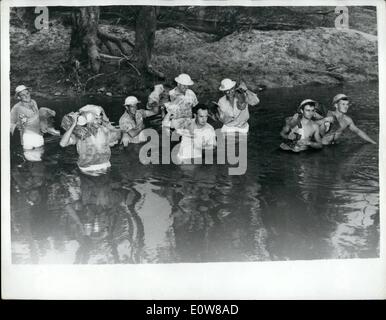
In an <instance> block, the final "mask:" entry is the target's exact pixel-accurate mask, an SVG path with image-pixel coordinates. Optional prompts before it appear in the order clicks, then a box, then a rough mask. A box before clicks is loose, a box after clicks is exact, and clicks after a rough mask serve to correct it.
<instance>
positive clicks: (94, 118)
mask: <svg viewBox="0 0 386 320" xmlns="http://www.w3.org/2000/svg"><path fill="white" fill-rule="evenodd" d="M79 113H81V114H83V115H84V117H85V118H86V121H87V123H98V124H102V122H103V120H105V121H108V118H107V116H106V114H105V112H104V110H103V108H102V107H101V106H96V105H93V104H87V105H85V106H84V107H82V108H80V109H79Z"/></svg>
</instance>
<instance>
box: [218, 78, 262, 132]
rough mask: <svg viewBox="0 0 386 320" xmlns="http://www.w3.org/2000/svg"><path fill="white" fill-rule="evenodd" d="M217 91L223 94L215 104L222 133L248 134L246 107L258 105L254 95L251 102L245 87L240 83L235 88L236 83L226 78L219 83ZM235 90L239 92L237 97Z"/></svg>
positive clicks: (247, 112) (247, 111)
mask: <svg viewBox="0 0 386 320" xmlns="http://www.w3.org/2000/svg"><path fill="white" fill-rule="evenodd" d="M219 90H220V91H222V92H223V93H224V96H222V97H221V98H220V100H219V101H218V103H217V106H218V114H219V120H220V121H221V122H222V123H223V124H224V126H223V128H222V131H224V132H239V133H248V130H249V125H248V119H249V110H248V105H249V104H251V105H256V104H258V103H259V99H258V98H257V96H256V95H255V94H254V96H253V97H254V101H253V102H251V100H250V99H249V98H248V96H247V91H248V89H247V88H246V85H245V84H244V83H242V84H240V86H239V87H238V88H236V81H233V80H231V79H228V78H226V79H223V80H222V81H221V85H220V87H219ZM236 90H238V92H239V94H237V95H236ZM250 94H252V92H250ZM241 99H242V100H241Z"/></svg>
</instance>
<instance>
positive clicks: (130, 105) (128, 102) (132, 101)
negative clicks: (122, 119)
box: [124, 96, 140, 115]
mask: <svg viewBox="0 0 386 320" xmlns="http://www.w3.org/2000/svg"><path fill="white" fill-rule="evenodd" d="M138 103H140V101H139V100H138V99H137V98H136V97H134V96H128V97H127V98H126V99H125V103H124V106H125V109H126V111H127V112H128V113H131V114H133V115H135V112H136V111H137V105H138Z"/></svg>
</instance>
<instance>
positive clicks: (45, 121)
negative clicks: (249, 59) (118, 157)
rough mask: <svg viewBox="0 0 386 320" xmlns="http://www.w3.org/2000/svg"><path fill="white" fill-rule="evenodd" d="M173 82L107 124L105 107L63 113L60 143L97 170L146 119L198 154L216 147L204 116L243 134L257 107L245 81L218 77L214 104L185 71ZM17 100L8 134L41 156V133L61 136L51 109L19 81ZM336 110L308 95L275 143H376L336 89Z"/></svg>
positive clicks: (184, 150)
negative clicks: (352, 138) (349, 136)
mask: <svg viewBox="0 0 386 320" xmlns="http://www.w3.org/2000/svg"><path fill="white" fill-rule="evenodd" d="M175 81H176V84H177V86H176V87H175V88H174V89H172V90H170V91H169V92H167V90H165V88H164V86H163V85H162V84H157V85H155V87H154V90H153V92H152V93H151V94H150V95H149V97H148V101H147V104H146V107H145V108H144V109H139V108H138V105H139V104H140V101H139V100H138V99H137V98H136V97H135V96H128V97H127V98H126V99H125V101H124V104H123V105H124V108H125V111H124V113H123V115H122V116H121V118H120V119H119V125H117V126H114V125H113V124H112V123H111V122H110V120H109V118H108V117H107V115H106V113H105V111H104V109H103V108H102V107H101V106H97V105H91V104H89V105H86V106H83V107H82V108H80V109H79V110H78V111H76V112H71V113H69V114H67V115H65V116H64V117H63V119H62V122H61V127H62V128H63V129H64V130H65V133H64V134H63V136H62V137H61V140H60V146H62V147H67V146H69V145H76V148H77V151H78V154H79V160H78V166H79V168H80V170H81V171H82V172H84V173H87V174H93V175H94V174H100V173H103V172H104V171H105V170H106V169H107V168H108V167H110V166H111V165H110V156H111V150H110V147H111V146H114V145H116V144H121V145H122V147H126V146H128V145H129V144H137V143H142V142H145V141H146V135H144V134H143V133H144V129H145V127H146V125H145V123H146V120H148V121H150V122H153V123H159V124H160V125H161V126H162V128H164V129H165V130H167V131H168V132H169V133H170V132H171V131H175V132H176V133H178V134H179V135H180V136H181V139H180V147H179V152H178V157H179V158H180V159H181V161H182V162H183V160H184V159H191V158H196V157H201V155H202V152H203V150H205V149H213V148H215V147H216V133H215V130H214V128H213V126H212V125H211V124H209V123H208V118H209V117H210V118H212V120H213V121H216V122H219V123H221V124H222V128H221V132H222V133H224V134H228V133H238V134H239V135H244V134H247V133H248V131H249V124H248V120H249V110H248V107H249V106H256V105H257V104H259V102H260V101H259V98H258V96H257V95H256V94H255V93H254V92H252V91H250V90H249V89H248V88H247V86H246V84H245V83H244V82H240V83H239V84H238V83H236V81H233V80H231V79H228V78H227V79H223V80H222V81H221V83H220V87H219V90H220V91H221V92H222V93H223V94H224V95H223V96H222V97H221V98H220V99H219V100H218V102H213V104H214V105H215V107H214V108H210V107H209V106H207V105H205V104H202V103H199V101H198V99H197V96H196V94H195V93H194V92H193V91H192V90H191V89H190V88H191V86H192V85H193V84H194V82H193V81H192V79H191V77H190V76H189V75H188V74H180V75H179V76H178V77H176V78H175ZM15 97H16V98H17V99H18V100H19V102H18V103H17V104H16V105H14V106H13V108H12V109H11V132H12V133H13V132H14V130H15V128H18V129H19V131H20V134H21V143H22V146H23V149H24V156H25V158H26V159H27V160H29V161H40V160H41V155H42V147H43V145H44V139H43V134H44V133H49V134H51V135H57V136H59V135H60V132H59V131H58V130H55V129H54V127H53V120H52V119H53V117H55V111H53V110H50V109H48V108H40V109H39V108H38V106H37V103H36V102H35V101H34V100H33V99H31V94H30V88H27V87H26V86H24V85H20V86H18V87H17V88H16V89H15ZM333 107H334V108H335V110H332V111H328V113H327V114H326V115H325V116H324V115H322V112H320V109H319V104H318V103H317V102H316V101H314V100H311V99H307V100H304V101H303V102H301V103H300V105H299V108H298V110H297V112H296V113H295V114H294V115H293V116H291V117H288V118H287V119H286V120H285V125H284V127H283V129H282V131H281V133H280V135H281V137H282V138H283V139H284V140H285V141H284V142H283V143H282V144H281V145H280V148H281V149H283V150H289V151H294V152H299V151H304V150H306V149H308V148H316V149H318V148H322V147H323V145H328V144H332V143H335V141H336V140H337V139H339V137H340V136H341V135H342V133H343V132H344V131H345V130H346V129H347V128H349V129H350V130H351V131H353V132H355V133H356V134H357V135H358V136H360V137H361V138H362V139H364V140H366V141H367V142H370V143H374V144H375V143H376V142H375V141H374V140H372V139H371V138H370V137H369V136H368V135H367V134H366V133H364V132H363V131H362V130H360V129H359V128H357V127H356V126H355V124H354V122H353V121H352V119H351V118H350V117H349V116H347V115H346V113H347V110H348V108H349V100H348V97H347V96H346V95H344V94H338V95H336V96H335V97H334V98H333Z"/></svg>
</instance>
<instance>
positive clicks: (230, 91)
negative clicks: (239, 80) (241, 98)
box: [219, 78, 236, 98]
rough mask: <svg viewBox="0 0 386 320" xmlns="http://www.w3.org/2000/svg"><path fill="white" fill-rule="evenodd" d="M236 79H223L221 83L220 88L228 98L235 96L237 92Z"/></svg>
mask: <svg viewBox="0 0 386 320" xmlns="http://www.w3.org/2000/svg"><path fill="white" fill-rule="evenodd" d="M235 87H236V81H233V80H231V79H228V78H226V79H223V80H221V85H220V88H219V90H220V91H223V92H224V93H225V95H226V96H227V98H230V97H233V96H234V94H235Z"/></svg>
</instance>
